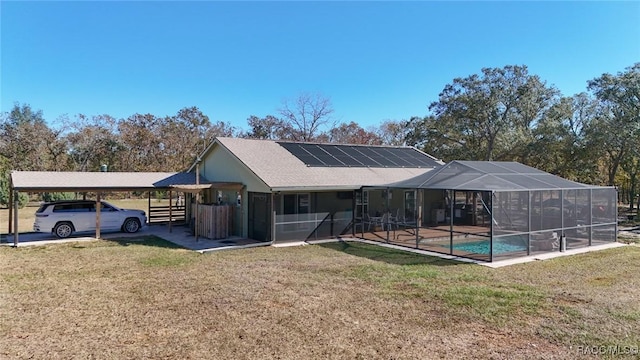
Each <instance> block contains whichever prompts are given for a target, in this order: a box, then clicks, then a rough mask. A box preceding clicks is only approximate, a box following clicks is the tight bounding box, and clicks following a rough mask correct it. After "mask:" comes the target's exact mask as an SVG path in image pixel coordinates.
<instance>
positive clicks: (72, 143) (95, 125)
mask: <svg viewBox="0 0 640 360" xmlns="http://www.w3.org/2000/svg"><path fill="white" fill-rule="evenodd" d="M117 125H118V122H117V121H116V119H114V118H113V117H111V116H109V115H96V116H91V117H88V116H86V115H83V114H78V115H77V116H76V117H75V120H74V121H73V122H69V123H68V124H67V125H66V127H67V128H68V129H70V131H69V132H68V134H67V135H66V137H65V140H66V142H67V146H68V149H69V158H70V160H71V164H72V165H71V166H72V168H73V170H74V171H97V170H98V169H99V168H100V166H101V165H103V164H104V165H107V166H108V167H109V169H112V170H116V169H117V170H122V169H123V167H125V168H126V165H125V164H126V161H121V160H122V159H123V157H124V156H125V153H124V150H125V147H124V145H123V144H122V143H121V142H120V139H119V137H118V134H117V133H116V128H117Z"/></svg>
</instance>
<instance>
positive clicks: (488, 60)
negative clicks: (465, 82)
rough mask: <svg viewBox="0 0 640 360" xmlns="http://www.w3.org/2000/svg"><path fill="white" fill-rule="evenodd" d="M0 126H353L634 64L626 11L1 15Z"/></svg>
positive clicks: (250, 9)
mask: <svg viewBox="0 0 640 360" xmlns="http://www.w3.org/2000/svg"><path fill="white" fill-rule="evenodd" d="M0 16H1V18H0V20H1V25H0V30H1V34H0V35H1V37H0V40H1V43H0V44H1V48H0V49H1V56H0V60H1V63H0V98H1V102H0V105H1V109H0V110H1V111H3V112H4V111H8V110H10V109H11V107H12V106H13V104H14V103H15V102H20V103H28V104H30V105H31V106H32V108H34V109H41V110H43V112H44V116H45V118H46V119H47V121H49V122H51V123H54V121H55V120H56V119H57V118H58V117H59V116H61V115H63V114H68V115H69V116H70V117H73V116H74V115H76V114H79V113H82V114H85V115H99V114H109V115H111V116H114V117H116V118H126V117H128V116H130V115H132V114H134V113H151V114H154V115H157V116H165V115H174V114H175V113H176V112H177V111H178V110H179V109H181V108H183V107H187V106H197V107H198V108H200V109H201V110H202V111H203V112H204V113H205V114H207V115H208V116H209V117H210V118H211V120H212V121H228V122H230V123H232V124H233V125H235V126H239V127H242V128H246V127H247V125H246V119H247V118H248V117H249V116H250V115H256V116H260V117H262V116H266V115H268V114H274V115H276V114H277V109H278V108H279V107H280V105H281V103H282V101H283V100H284V99H286V98H295V97H296V95H298V94H299V93H301V92H320V93H322V94H324V95H325V96H327V97H330V98H331V100H332V103H333V106H334V109H335V114H334V115H335V116H334V117H335V119H336V120H338V121H344V122H349V121H355V122H357V123H359V124H360V125H362V126H364V127H367V126H369V125H378V124H380V123H381V122H382V121H383V120H386V119H391V120H401V119H408V118H410V117H411V116H424V115H426V114H427V113H428V109H427V108H428V106H429V104H430V103H431V102H432V101H435V100H437V97H438V94H439V93H440V91H441V90H442V89H443V88H444V86H445V85H446V84H448V83H450V82H451V81H452V80H453V79H454V78H455V77H466V76H468V75H471V74H474V73H479V72H480V70H481V69H482V68H483V67H503V66H505V65H527V66H528V67H529V72H530V73H531V74H536V75H539V76H540V77H541V78H542V79H543V80H545V81H547V82H548V83H549V84H553V85H555V86H556V87H557V88H558V89H559V90H560V91H561V92H562V93H563V94H564V95H573V94H575V93H578V92H581V91H585V90H586V82H587V81H588V80H590V79H593V78H595V77H597V76H599V75H601V74H602V73H605V72H608V73H617V72H619V71H623V70H624V68H626V67H628V66H631V65H632V64H633V63H635V62H638V61H640V2H636V1H633V2H548V1H545V2H205V1H200V2H150V1H137V2H82V1H75V2H11V1H1V2H0Z"/></svg>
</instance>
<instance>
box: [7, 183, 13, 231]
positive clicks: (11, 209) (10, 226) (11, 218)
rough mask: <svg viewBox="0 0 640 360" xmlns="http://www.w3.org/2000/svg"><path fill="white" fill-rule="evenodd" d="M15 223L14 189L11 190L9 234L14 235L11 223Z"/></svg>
mask: <svg viewBox="0 0 640 360" xmlns="http://www.w3.org/2000/svg"><path fill="white" fill-rule="evenodd" d="M12 221H13V189H9V232H8V234H11V233H12V231H11V230H12V225H11V222H12Z"/></svg>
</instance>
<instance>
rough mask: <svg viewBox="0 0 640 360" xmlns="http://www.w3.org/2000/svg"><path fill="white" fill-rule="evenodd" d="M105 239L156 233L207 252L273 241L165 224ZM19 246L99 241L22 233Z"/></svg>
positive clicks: (7, 240)
mask: <svg viewBox="0 0 640 360" xmlns="http://www.w3.org/2000/svg"><path fill="white" fill-rule="evenodd" d="M100 235H101V238H102V239H104V240H109V239H118V238H135V237H140V236H148V235H153V236H157V237H159V238H162V239H164V240H167V241H169V242H172V243H174V244H176V245H178V246H181V247H183V248H185V249H189V250H193V251H197V252H200V253H205V252H209V251H216V250H228V249H240V248H247V247H255V246H268V245H271V243H269V242H260V241H256V240H252V239H244V238H240V237H231V238H227V239H219V240H212V239H207V238H203V237H199V238H198V239H197V240H196V238H195V236H193V235H192V234H191V230H190V229H189V228H188V227H185V226H172V229H171V231H169V226H168V225H165V224H154V225H151V226H146V227H144V228H142V229H141V230H140V231H138V232H137V233H133V234H128V233H123V232H102V233H101V234H100ZM18 240H19V243H18V246H20V247H21V246H34V245H47V244H62V243H68V242H79V241H95V240H97V239H96V238H95V232H85V233H80V234H77V235H76V234H74V236H72V237H69V238H67V239H58V238H56V237H55V235H53V234H46V233H33V232H30V233H20V234H19V235H18ZM0 245H3V246H13V236H7V235H2V239H0Z"/></svg>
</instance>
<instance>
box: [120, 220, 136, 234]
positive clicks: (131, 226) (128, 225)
mask: <svg viewBox="0 0 640 360" xmlns="http://www.w3.org/2000/svg"><path fill="white" fill-rule="evenodd" d="M122 230H124V232H126V233H134V232H138V230H140V221H139V220H138V219H135V218H128V219H127V220H125V221H124V224H122Z"/></svg>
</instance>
